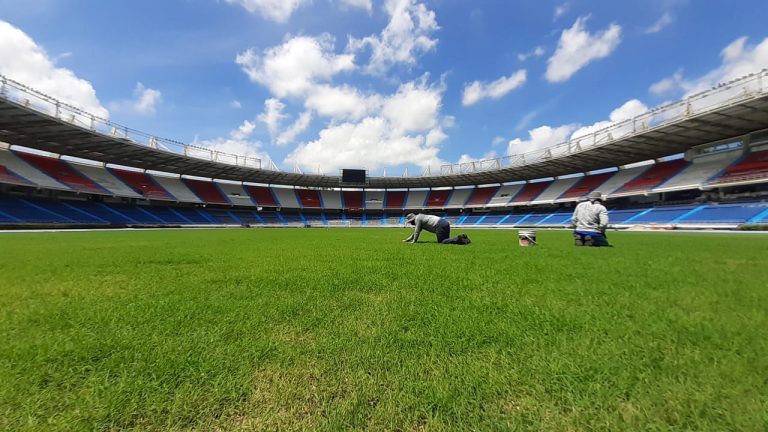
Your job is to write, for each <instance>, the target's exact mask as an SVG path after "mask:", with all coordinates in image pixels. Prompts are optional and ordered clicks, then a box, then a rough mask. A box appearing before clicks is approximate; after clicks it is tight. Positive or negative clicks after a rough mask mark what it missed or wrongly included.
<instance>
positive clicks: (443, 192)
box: [424, 189, 453, 208]
mask: <svg viewBox="0 0 768 432" xmlns="http://www.w3.org/2000/svg"><path fill="white" fill-rule="evenodd" d="M451 192H453V191H452V190H451V189H439V190H434V189H433V190H430V191H429V194H427V200H426V201H425V202H424V207H433V208H443V207H445V203H446V202H448V198H450V197H451Z"/></svg>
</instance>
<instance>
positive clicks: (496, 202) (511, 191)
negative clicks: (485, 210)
mask: <svg viewBox="0 0 768 432" xmlns="http://www.w3.org/2000/svg"><path fill="white" fill-rule="evenodd" d="M524 186H525V184H523V183H520V184H516V185H506V186H501V187H500V188H498V190H497V191H496V193H495V194H494V195H493V196H492V197H491V199H490V200H488V202H487V203H486V206H487V207H500V206H505V205H507V204H508V203H509V202H510V201H511V200H512V198H514V197H515V196H516V195H517V194H518V193H520V191H521V190H522V189H523V187H524ZM478 189H480V188H478ZM489 189H494V188H489ZM484 193H490V191H486V192H484ZM473 200H474V198H470V202H473ZM478 200H482V198H481V197H478ZM467 207H470V204H469V203H467Z"/></svg>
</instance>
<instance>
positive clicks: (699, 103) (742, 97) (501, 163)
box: [0, 69, 768, 176]
mask: <svg viewBox="0 0 768 432" xmlns="http://www.w3.org/2000/svg"><path fill="white" fill-rule="evenodd" d="M767 79H768V69H763V70H762V71H760V72H756V73H752V74H749V75H746V76H743V77H741V78H738V79H735V80H733V81H730V82H728V83H723V84H719V85H717V86H716V87H713V88H711V89H709V90H706V91H703V92H700V93H697V94H694V95H690V96H688V97H686V98H685V99H683V100H681V101H678V102H674V103H671V104H668V105H665V106H662V107H659V108H654V109H652V110H650V111H648V112H646V113H643V114H640V115H638V116H636V117H634V118H632V119H629V120H625V121H622V122H618V123H614V124H612V125H610V126H608V127H606V128H604V129H600V130H598V131H595V132H593V133H591V134H587V135H584V136H579V137H576V138H573V137H572V138H571V139H569V140H567V141H565V142H563V143H560V144H557V145H555V146H552V147H548V148H544V149H539V150H534V151H531V152H527V153H522V154H518V155H510V156H504V157H500V158H495V159H487V160H480V161H475V162H468V163H460V164H450V165H443V166H441V167H440V174H439V175H440V176H444V175H455V174H467V173H473V172H482V171H493V170H498V169H502V168H509V167H519V166H523V165H528V164H534V163H539V162H544V161H549V160H554V159H559V158H564V157H568V156H571V155H574V154H578V153H580V152H583V151H586V150H589V149H594V148H598V147H602V146H605V145H607V144H610V143H612V142H615V141H617V140H620V139H623V138H627V137H630V136H632V135H636V134H641V133H644V132H646V131H648V130H650V129H654V128H658V127H662V126H666V125H669V124H672V123H675V122H678V121H681V120H685V119H686V118H689V117H692V116H696V115H701V114H704V113H707V112H711V111H714V110H716V109H720V108H722V107H725V106H729V105H733V104H737V103H740V102H744V101H747V100H750V99H754V98H757V97H760V96H764V95H765V94H766V90H767V89H766V83H765V81H766V80H767ZM0 97H2V98H4V99H7V100H10V101H12V102H15V103H17V104H20V105H23V106H25V107H28V108H32V109H34V110H37V111H39V112H42V113H44V114H48V115H51V116H54V117H56V118H58V119H61V120H64V121H67V122H69V123H72V124H74V125H76V126H79V127H82V128H86V129H89V130H91V131H94V132H98V133H101V134H103V135H107V136H111V137H115V138H120V139H125V140H128V141H131V142H132V143H135V144H139V145H144V146H147V147H151V148H154V149H158V150H164V151H168V152H171V153H175V154H183V155H185V156H189V157H194V158H197V159H203V160H208V161H212V162H222V163H227V164H231V165H237V166H244V167H251V168H265V169H270V170H275V171H276V170H278V168H277V166H275V164H274V163H273V162H271V161H270V162H269V163H267V164H266V167H262V161H261V159H258V158H254V157H250V156H243V155H236V154H231V153H225V152H220V151H216V150H212V149H209V148H205V147H200V146H194V145H189V144H184V143H181V142H178V141H173V140H169V139H165V138H158V137H155V136H153V135H151V134H147V133H145V132H141V131H138V130H135V129H131V128H128V127H126V126H122V125H119V124H117V123H114V122H112V121H110V120H107V119H104V118H101V117H98V116H95V115H93V114H90V113H88V112H86V111H84V110H82V109H80V108H77V107H75V106H73V105H70V104H67V103H65V102H62V101H60V100H58V99H56V98H54V97H51V96H48V95H46V94H44V93H42V92H39V91H37V90H35V89H32V88H30V87H28V86H25V85H24V84H21V83H19V82H17V81H14V80H12V79H10V78H7V77H5V76H4V75H0ZM423 175H427V176H431V175H432V173H431V171H430V170H427V171H425V172H424V173H423Z"/></svg>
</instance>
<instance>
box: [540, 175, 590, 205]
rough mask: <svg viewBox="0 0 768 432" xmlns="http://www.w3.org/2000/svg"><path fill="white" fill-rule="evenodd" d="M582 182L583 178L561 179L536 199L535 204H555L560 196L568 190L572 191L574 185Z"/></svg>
mask: <svg viewBox="0 0 768 432" xmlns="http://www.w3.org/2000/svg"><path fill="white" fill-rule="evenodd" d="M580 180H581V177H569V178H561V179H557V180H555V181H553V182H552V184H551V185H550V186H549V187H548V188H546V189H545V190H544V192H542V193H541V195H539V196H538V197H536V199H535V200H534V201H533V203H545V202H553V201H554V200H556V199H557V198H558V197H560V195H562V194H563V193H564V192H565V191H566V190H568V189H570V188H571V187H572V186H573V185H574V184H576V183H577V182H579V181H580Z"/></svg>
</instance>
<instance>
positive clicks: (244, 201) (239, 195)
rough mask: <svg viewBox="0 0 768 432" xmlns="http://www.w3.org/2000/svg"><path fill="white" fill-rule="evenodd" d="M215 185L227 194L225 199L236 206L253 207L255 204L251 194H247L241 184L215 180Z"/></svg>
mask: <svg viewBox="0 0 768 432" xmlns="http://www.w3.org/2000/svg"><path fill="white" fill-rule="evenodd" d="M216 186H218V187H219V189H221V191H222V192H223V193H224V195H226V196H227V200H229V202H231V203H232V204H234V205H236V206H247V207H253V206H255V205H256V203H254V202H253V200H252V199H251V196H250V195H248V192H246V191H245V189H244V188H243V185H242V184H239V183H228V182H216Z"/></svg>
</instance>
